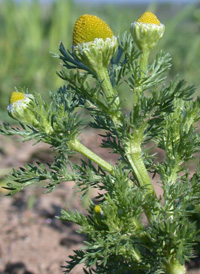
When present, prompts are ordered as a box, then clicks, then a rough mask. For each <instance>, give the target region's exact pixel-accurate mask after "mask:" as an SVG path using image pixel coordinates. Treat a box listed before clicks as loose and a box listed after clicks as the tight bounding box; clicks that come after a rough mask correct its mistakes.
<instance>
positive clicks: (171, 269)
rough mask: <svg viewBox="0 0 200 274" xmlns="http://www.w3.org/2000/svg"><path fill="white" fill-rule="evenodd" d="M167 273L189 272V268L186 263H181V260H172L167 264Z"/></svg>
mask: <svg viewBox="0 0 200 274" xmlns="http://www.w3.org/2000/svg"><path fill="white" fill-rule="evenodd" d="M166 274H187V270H186V268H185V266H184V265H181V264H180V263H179V261H177V260H172V261H171V262H170V263H169V264H167V265H166Z"/></svg>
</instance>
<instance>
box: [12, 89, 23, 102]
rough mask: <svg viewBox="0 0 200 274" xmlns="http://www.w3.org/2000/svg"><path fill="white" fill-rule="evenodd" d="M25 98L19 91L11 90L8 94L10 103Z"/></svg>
mask: <svg viewBox="0 0 200 274" xmlns="http://www.w3.org/2000/svg"><path fill="white" fill-rule="evenodd" d="M23 99H25V95H24V93H22V92H19V91H13V92H12V93H11V96H10V104H13V103H15V102H17V101H19V100H23Z"/></svg>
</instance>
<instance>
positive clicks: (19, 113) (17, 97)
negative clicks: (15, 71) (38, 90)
mask: <svg viewBox="0 0 200 274" xmlns="http://www.w3.org/2000/svg"><path fill="white" fill-rule="evenodd" d="M33 99H34V96H33V95H32V94H25V93H22V92H18V91H14V92H12V94H11V96H10V104H9V105H8V107H7V110H8V114H9V115H10V116H11V117H12V118H13V119H16V120H18V121H19V122H21V123H24V124H30V125H33V126H35V125H37V124H38V121H37V120H36V117H35V113H34V110H33V111H32V110H31V108H30V106H31V102H33Z"/></svg>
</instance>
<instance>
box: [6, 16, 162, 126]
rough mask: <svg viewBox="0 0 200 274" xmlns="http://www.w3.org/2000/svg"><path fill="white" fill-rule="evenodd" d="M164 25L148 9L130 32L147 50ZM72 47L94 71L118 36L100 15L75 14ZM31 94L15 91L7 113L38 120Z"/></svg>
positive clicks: (105, 61) (106, 63) (32, 121)
mask: <svg viewBox="0 0 200 274" xmlns="http://www.w3.org/2000/svg"><path fill="white" fill-rule="evenodd" d="M164 30H165V27H164V25H163V24H161V23H160V21H159V20H158V19H157V17H156V16H155V15H154V14H153V13H151V12H149V11H147V12H145V13H144V14H143V15H142V16H141V17H139V19H138V20H137V21H135V22H134V23H132V24H131V34H132V35H133V38H134V41H135V42H136V44H137V46H138V48H139V49H141V50H142V51H145V50H146V51H149V50H151V49H152V48H153V47H155V46H156V44H157V43H158V41H159V40H160V39H161V37H162V36H163V34H164ZM73 48H74V52H75V54H76V56H77V58H78V59H79V60H80V61H81V62H82V63H83V64H85V65H86V66H88V67H89V68H90V69H91V70H93V71H94V72H98V70H100V69H101V68H107V67H108V66H109V63H110V60H111V58H112V56H113V55H114V53H115V52H116V50H117V48H118V39H117V37H116V36H115V35H114V34H113V32H112V30H111V29H110V27H109V26H108V25H107V24H106V23H105V22H104V21H103V20H101V19H100V18H99V17H97V16H94V15H88V14H84V15H82V16H81V17H79V18H78V20H77V21H76V23H75V25H74V30H73ZM33 101H34V96H33V95H31V94H25V93H22V92H19V91H15V92H13V93H12V94H11V97H10V104H9V106H8V108H7V109H8V113H9V115H10V116H11V117H12V118H14V119H16V120H18V121H20V122H22V123H23V122H24V123H30V124H31V125H32V126H35V125H36V124H37V120H36V117H35V115H34V114H33V112H32V113H31V102H33Z"/></svg>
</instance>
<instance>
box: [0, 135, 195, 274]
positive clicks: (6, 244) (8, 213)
mask: <svg viewBox="0 0 200 274" xmlns="http://www.w3.org/2000/svg"><path fill="white" fill-rule="evenodd" d="M81 138H82V141H83V143H84V144H85V145H87V146H88V147H90V148H91V149H92V150H93V151H96V152H98V154H99V155H101V156H102V157H104V159H106V160H108V161H111V162H115V161H116V157H115V156H114V155H113V154H109V153H108V152H106V151H105V150H103V149H100V150H99V151H97V149H96V148H97V147H98V144H99V143H100V138H99V137H96V135H94V133H93V132H90V131H89V132H85V134H84V135H82V137H81ZM36 160H39V161H42V162H46V161H49V162H51V161H52V160H53V156H51V154H50V149H49V147H48V146H47V145H42V144H38V145H37V146H32V143H31V142H28V143H21V142H16V140H15V139H14V138H7V137H3V136H0V179H1V178H2V182H3V183H5V182H6V181H5V180H3V178H4V175H5V174H6V173H8V172H9V170H10V169H11V168H12V167H19V166H22V165H23V164H24V163H29V162H35V161H36ZM75 160H77V161H78V156H77V158H75ZM0 182H1V181H0ZM73 187H74V183H73V182H68V183H63V184H61V185H60V186H58V187H57V189H56V190H55V191H54V192H52V193H49V194H43V192H44V189H43V188H42V186H36V187H30V188H27V189H25V190H23V191H21V192H20V193H18V194H17V195H15V196H14V197H5V192H4V190H3V189H1V188H0V274H60V273H62V272H63V269H62V268H61V266H62V265H65V261H66V260H68V256H69V255H70V254H72V253H73V250H75V249H77V248H79V247H80V246H82V243H83V241H84V237H83V236H81V235H80V234H78V233H76V232H75V231H76V230H77V226H75V225H74V224H71V223H62V222H61V221H60V220H58V219H57V218H55V216H59V215H60V210H61V209H66V208H68V209H71V210H74V209H78V210H79V211H81V212H84V211H85V209H84V208H85V207H86V205H87V199H85V200H84V201H81V200H80V198H79V197H78V195H77V194H76V193H75V190H74V189H73ZM156 191H157V194H160V193H161V191H160V188H159V187H158V186H157V187H156ZM90 195H92V193H91V194H90ZM88 198H89V197H88ZM199 266H200V263H199V259H196V260H194V261H192V262H191V263H190V268H191V267H192V269H190V270H189V272H188V273H189V274H199V273H200V271H199V270H198V267H199ZM71 273H72V274H82V273H83V271H82V266H78V267H76V269H74V270H73V271H72V272H71Z"/></svg>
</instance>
